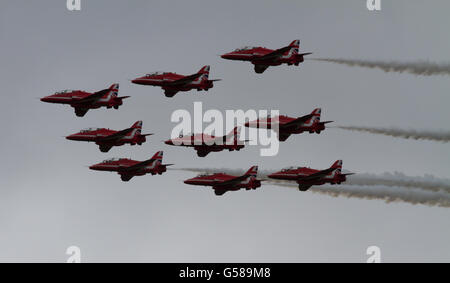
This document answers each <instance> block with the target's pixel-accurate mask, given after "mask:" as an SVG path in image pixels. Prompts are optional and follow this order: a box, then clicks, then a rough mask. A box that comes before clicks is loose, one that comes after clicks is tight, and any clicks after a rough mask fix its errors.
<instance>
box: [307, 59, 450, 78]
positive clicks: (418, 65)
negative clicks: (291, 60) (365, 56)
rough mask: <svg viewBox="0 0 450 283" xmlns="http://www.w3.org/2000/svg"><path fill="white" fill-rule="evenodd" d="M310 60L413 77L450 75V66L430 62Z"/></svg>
mask: <svg viewBox="0 0 450 283" xmlns="http://www.w3.org/2000/svg"><path fill="white" fill-rule="evenodd" d="M308 60H314V61H322V62H331V63H336V64H343V65H347V66H350V67H354V66H358V67H366V68H371V69H374V68H375V69H380V70H383V71H385V72H397V73H409V74H413V75H422V76H432V75H450V64H449V63H445V64H438V63H431V62H428V61H418V62H409V63H406V62H395V61H370V60H353V59H333V58H310V59H308Z"/></svg>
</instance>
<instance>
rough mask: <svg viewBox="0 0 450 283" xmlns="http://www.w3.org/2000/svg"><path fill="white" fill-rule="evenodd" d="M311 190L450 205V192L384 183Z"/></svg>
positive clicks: (286, 184) (327, 193) (442, 205)
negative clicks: (389, 185) (406, 187)
mask: <svg viewBox="0 0 450 283" xmlns="http://www.w3.org/2000/svg"><path fill="white" fill-rule="evenodd" d="M269 183H273V184H274V185H277V186H282V187H291V188H297V184H296V183H281V182H272V180H271V181H269ZM309 191H311V192H313V193H319V194H325V195H329V196H332V197H347V198H360V199H376V200H384V201H385V202H387V203H391V202H407V203H411V204H423V205H428V206H440V207H450V194H448V193H445V192H443V191H440V192H429V191H423V190H420V189H405V188H402V187H388V186H382V185H376V186H359V185H338V186H336V185H335V186H331V185H322V186H320V187H312V188H311V189H309Z"/></svg>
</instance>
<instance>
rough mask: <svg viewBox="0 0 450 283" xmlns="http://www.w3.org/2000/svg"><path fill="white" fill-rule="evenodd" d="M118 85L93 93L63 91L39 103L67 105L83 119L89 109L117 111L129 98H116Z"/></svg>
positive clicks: (44, 98) (42, 99)
mask: <svg viewBox="0 0 450 283" xmlns="http://www.w3.org/2000/svg"><path fill="white" fill-rule="evenodd" d="M118 93H119V84H113V85H111V86H110V87H109V88H107V89H104V90H100V91H97V92H94V93H90V92H86V91H82V90H64V91H59V92H56V93H55V94H53V95H49V96H46V97H43V98H41V101H43V102H48V103H59V104H69V105H70V106H72V107H73V108H74V109H75V114H76V115H77V116H78V117H83V116H84V115H85V114H86V112H88V111H89V109H97V108H100V107H106V108H112V107H114V109H119V106H120V105H122V104H123V99H125V98H128V97H129V96H117V95H118Z"/></svg>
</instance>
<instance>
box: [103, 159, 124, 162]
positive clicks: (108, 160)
mask: <svg viewBox="0 0 450 283" xmlns="http://www.w3.org/2000/svg"><path fill="white" fill-rule="evenodd" d="M119 160H120V158H110V159H106V160H103V162H102V163H111V162H115V161H119Z"/></svg>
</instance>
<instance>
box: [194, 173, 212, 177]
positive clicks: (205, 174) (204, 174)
mask: <svg viewBox="0 0 450 283" xmlns="http://www.w3.org/2000/svg"><path fill="white" fill-rule="evenodd" d="M209 175H211V174H208V173H200V174H198V175H197V177H196V178H199V177H207V176H209Z"/></svg>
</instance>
